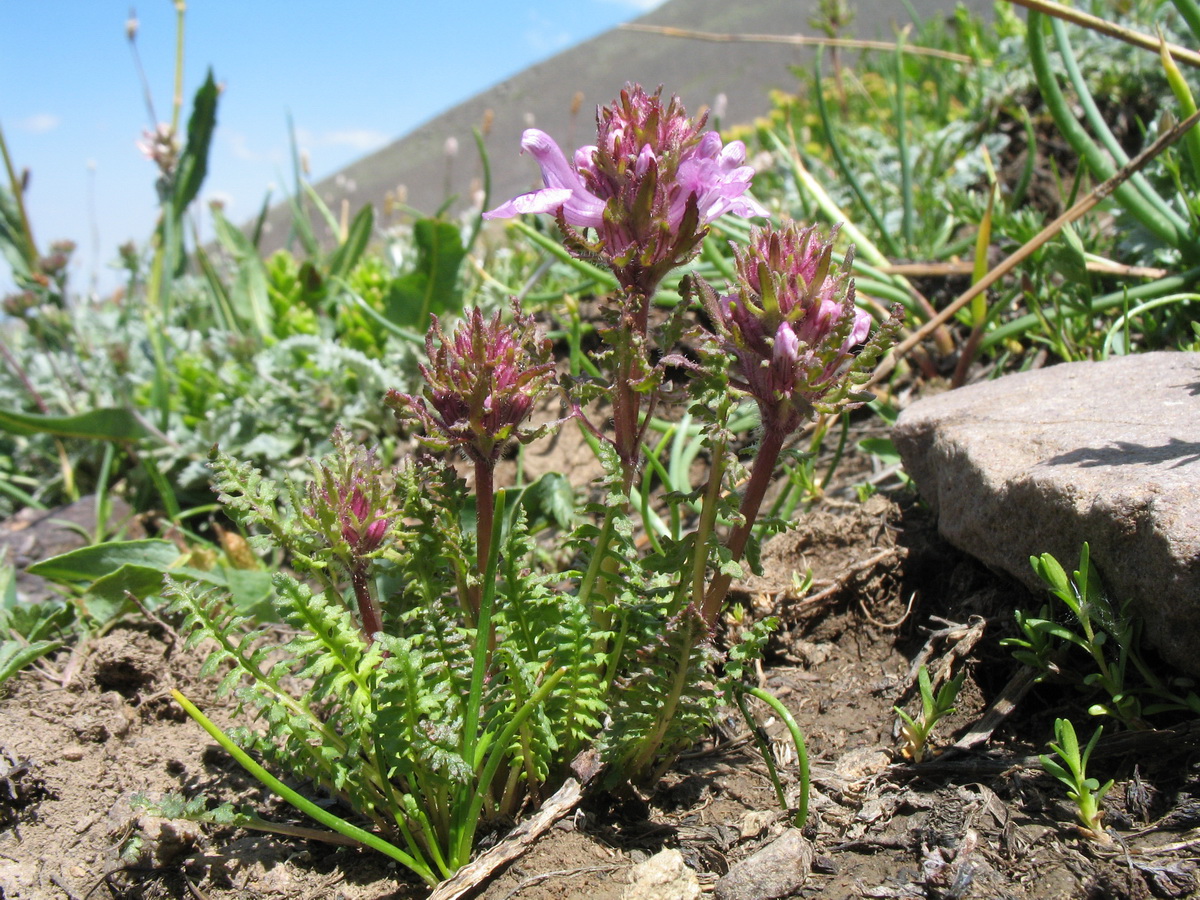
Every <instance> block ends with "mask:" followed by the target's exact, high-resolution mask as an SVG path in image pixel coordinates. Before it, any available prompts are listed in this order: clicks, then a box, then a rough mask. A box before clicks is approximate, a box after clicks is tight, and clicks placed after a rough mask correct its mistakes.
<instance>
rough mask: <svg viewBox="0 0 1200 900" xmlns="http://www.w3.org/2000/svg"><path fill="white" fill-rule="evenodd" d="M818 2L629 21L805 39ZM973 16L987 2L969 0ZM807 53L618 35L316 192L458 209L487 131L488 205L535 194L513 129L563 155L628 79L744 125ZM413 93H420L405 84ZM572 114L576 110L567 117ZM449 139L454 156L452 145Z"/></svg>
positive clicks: (882, 13) (350, 207)
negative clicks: (478, 140) (718, 109)
mask: <svg viewBox="0 0 1200 900" xmlns="http://www.w3.org/2000/svg"><path fill="white" fill-rule="evenodd" d="M816 5H817V4H816V0H739V2H736V3H731V2H729V0H669V2H667V3H665V4H663V5H662V6H661V7H659V8H658V9H656V10H654V11H653V12H651V13H648V14H647V15H645V16H642V17H641V18H640V19H638V20H637V22H638V23H639V24H648V25H660V26H671V27H675V28H684V29H690V30H695V31H704V32H713V33H724V34H777V35H782V34H810V35H811V34H813V33H814V29H813V27H812V26H811V25H810V24H809V19H810V18H811V17H812V15H813V9H814V8H815V7H816ZM954 5H955V4H954V3H953V2H951V0H912V2H911V6H912V9H913V10H914V11H915V13H916V14H917V15H918V16H919V17H921V18H922V19H923V18H925V17H929V16H936V15H946V14H947V13H948V12H949V11H950V10H951V9H953V7H954ZM965 5H967V6H968V7H970V8H972V9H975V10H977V11H980V12H984V11H986V10H990V8H991V2H990V0H966V3H965ZM852 6H853V7H854V9H855V11H856V13H857V15H856V18H855V21H854V23H853V26H852V33H853V36H854V37H858V38H883V39H889V38H891V37H893V36H894V34H895V32H896V29H897V28H900V27H903V26H904V25H905V24H907V23H909V22H911V21H912V19H911V16H910V15H909V12H908V9H907V8H906V4H903V3H900V2H899V0H855V2H853V3H852ZM811 53H812V50H811V48H808V47H801V46H797V45H788V44H777V43H747V42H726V43H717V42H712V41H704V40H697V39H684V38H676V37H668V36H664V35H660V34H647V33H640V32H637V31H631V30H625V29H615V30H613V31H609V32H605V33H604V34H602V35H600V36H598V37H595V38H593V39H591V40H589V41H586V42H584V43H582V44H579V45H577V46H575V47H572V48H570V49H568V50H565V51H563V52H562V53H560V54H558V55H557V56H554V57H552V58H551V59H548V60H546V61H545V62H542V63H538V64H537V65H534V66H531V67H530V68H528V69H526V70H524V71H523V72H521V73H519V74H517V75H515V76H513V77H512V78H510V79H508V80H506V81H503V82H501V83H499V84H497V85H495V86H493V87H491V88H489V89H487V90H485V91H483V92H482V93H480V94H477V95H476V96H474V97H472V98H471V99H469V100H467V101H465V102H463V103H461V104H459V105H458V106H456V107H454V108H452V109H450V110H448V111H447V112H445V113H442V114H441V115H439V116H437V117H436V118H434V119H432V120H430V121H429V122H427V123H425V124H424V125H422V126H421V127H420V128H417V129H416V130H414V131H413V132H411V133H410V134H408V135H406V136H404V137H402V138H400V139H398V140H396V141H394V142H393V143H391V144H389V145H388V146H387V147H384V148H383V149H381V150H378V151H376V152H374V153H372V154H370V155H369V156H366V157H364V158H363V159H361V160H359V161H358V162H355V163H353V164H352V165H350V166H348V167H347V168H346V169H344V170H343V171H342V172H339V173H337V174H336V175H333V176H330V177H329V178H326V179H325V180H323V181H321V182H320V183H318V184H317V185H316V188H317V191H318V193H319V194H320V196H321V197H322V198H323V199H324V200H325V201H326V203H328V204H329V207H330V208H331V209H332V210H334V211H335V212H340V211H341V210H342V208H343V206H344V207H346V209H347V211H348V213H349V215H351V216H352V215H353V214H354V213H355V212H356V211H357V210H358V209H359V208H361V207H362V206H363V205H364V204H366V203H374V204H376V206H377V208H380V207H381V206H382V204H383V201H384V198H385V197H386V196H388V195H389V194H391V195H392V196H400V197H402V198H403V199H404V201H405V202H406V203H407V204H408V205H410V206H412V207H415V208H416V209H418V210H420V211H422V212H423V213H432V212H434V211H435V210H437V209H438V208H439V207H440V206H441V205H442V204H443V203H444V202H445V201H446V199H447V198H448V197H450V196H453V195H457V197H458V198H459V199H458V200H457V201H456V204H455V207H454V208H456V209H460V208H462V207H463V206H464V205H465V204H466V202H467V200H468V199H469V198H470V197H471V196H472V194H473V193H474V192H475V191H476V190H478V188H479V185H480V183H481V178H480V176H481V173H482V166H481V163H480V160H479V155H478V153H477V152H476V149H475V140H474V137H473V135H472V130H473V129H476V128H479V129H484V128H485V123H490V124H488V125H487V127H486V132H487V134H486V139H485V140H486V146H487V151H488V155H489V159H490V164H491V176H492V203H493V205H495V204H497V203H499V202H501V201H503V200H504V199H506V198H508V197H511V196H513V195H514V194H517V193H521V192H522V191H525V190H529V189H531V188H532V187H535V186H540V179H539V177H538V169H537V166H536V164H535V163H534V162H533V160H532V159H530V158H529V157H528V156H521V155H519V150H520V140H521V133H522V131H524V130H525V129H526V128H528V127H530V126H531V125H536V126H537V127H538V128H541V129H543V130H544V131H546V132H548V133H550V134H552V135H554V136H555V138H556V139H557V140H558V141H559V143H560V144H561V145H562V146H563V147H564V149H565V150H566V152H567V153H568V155H569V154H570V150H571V149H572V148H574V147H575V146H578V145H579V144H583V143H587V142H589V141H590V140H591V135H592V134H594V130H593V129H594V115H595V109H596V106H597V105H601V104H606V103H608V102H609V101H611V100H612V99H613V98H614V97H615V96H616V95H617V94H618V93H619V92H620V90H621V87H622V86H623V85H624V84H625V83H626V82H628V81H636V82H640V83H641V84H643V85H645V86H647V87H654V86H657V85H660V84H661V85H664V86H665V88H666V91H667V92H668V93H675V94H678V95H679V96H680V98H681V99H682V100H683V102H684V105H685V106H686V107H687V109H688V111H689V112H693V113H694V112H696V111H698V110H699V109H700V108H701V107H704V106H707V107H712V106H713V105H714V103H715V102H716V99H717V97H718V95H719V94H724V103H723V104H722V105H723V108H724V114H723V116H722V124H723V125H731V124H740V123H746V122H750V121H752V120H753V119H755V118H756V117H758V116H760V115H763V114H764V113H766V112H767V111H768V109H769V108H770V101H769V92H770V91H771V90H774V89H782V90H792V89H794V87H795V84H796V78H795V75H794V74H793V73H792V67H794V66H796V65H802V64H805V63H807V62H808V61H809V60H810V59H811ZM412 90H420V85H413V86H412ZM573 110H575V112H573ZM450 138H453V139H454V141H456V142H457V145H458V152H457V155H456V156H454V157H449V156H448V155H447V153H446V145H447V141H448V139H450ZM289 218H290V214H289V212H288V210H287V208H286V206H285V205H283V204H281V205H280V206H278V207H276V208H275V209H274V210H273V211H272V212H271V214H270V216H269V218H268V222H269V226H270V227H269V230H268V232H267V233H266V234H265V235H264V240H263V243H264V246H265V248H266V249H268V250H273V249H276V248H277V247H279V246H283V245H284V244H285V243H286V241H287V239H288V230H287V229H288V221H289Z"/></svg>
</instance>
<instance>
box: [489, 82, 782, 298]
mask: <svg viewBox="0 0 1200 900" xmlns="http://www.w3.org/2000/svg"><path fill="white" fill-rule="evenodd" d="M661 94H662V89H661V88H660V89H659V90H658V91H657V92H655V93H654V94H647V93H646V92H645V90H643V89H642V88H641V87H640V86H638V85H631V86H628V87H626V89H625V90H623V91H622V92H621V96H620V97H619V98H618V99H617V100H615V101H614V102H613V103H612V104H611V105H609V106H607V107H603V108H601V109H600V110H599V111H598V113H597V116H596V143H595V144H594V145H590V146H586V147H580V148H579V149H578V150H576V151H575V154H574V160H573V162H568V161H567V158H566V156H565V154H564V153H563V151H562V150H561V149H560V148H559V146H558V144H557V143H555V141H554V139H553V138H551V137H550V136H549V135H548V134H546V133H545V132H543V131H539V130H538V129H536V128H530V129H529V130H527V131H526V132H525V134H524V136H523V138H522V140H521V148H522V151H525V150H527V151H529V152H530V153H531V154H532V155H533V157H534V159H535V160H537V163H538V165H539V166H540V167H541V170H542V180H543V181H544V182H545V185H546V186H545V187H544V188H542V189H541V190H538V191H534V192H532V193H529V194H522V195H521V196H519V197H516V198H514V199H513V200H510V201H508V202H507V203H504V204H502V205H501V206H499V207H497V208H496V209H494V210H492V211H491V212H487V213H484V218H487V219H500V218H509V217H512V216H516V215H520V214H522V213H552V214H554V215H556V216H557V217H558V218H559V222H560V225H562V226H564V231H565V230H566V228H567V227H568V226H569V227H570V228H576V229H593V230H594V231H595V233H596V240H595V241H594V242H592V243H588V242H586V241H584V240H583V239H582V238H580V237H579V236H578V235H568V237H569V238H572V239H573V240H572V243H575V244H576V245H577V246H579V247H582V248H583V249H586V250H588V251H590V252H592V253H595V254H597V255H598V256H600V258H601V259H603V260H604V261H605V262H606V263H607V264H608V265H609V266H610V267H611V268H612V269H613V271H614V273H615V274H616V275H617V277H618V279H619V280H620V282H621V285H622V287H624V288H626V289H627V290H634V291H637V292H639V293H641V294H643V295H646V294H647V293H648V292H650V291H652V290H653V288H654V287H655V286H656V285H657V283H658V280H659V279H661V277H662V276H663V275H664V274H666V272H667V271H669V270H670V269H672V268H675V267H676V266H679V265H681V264H682V263H684V262H686V261H687V259H688V258H689V257H690V255H691V254H692V253H694V252H695V251H696V249H697V248H698V247H699V243H700V241H701V240H703V237H704V234H705V233H706V231H707V226H708V224H709V223H710V222H712V221H713V220H714V219H716V218H718V217H719V216H722V215H724V214H725V213H733V214H734V215H738V216H746V217H749V216H767V215H768V212H767V210H766V209H765V208H764V207H763V206H762V204H760V203H759V202H758V201H756V200H754V199H753V198H752V197H751V196H750V195H749V194H748V193H747V191H748V190H749V188H750V179H751V178H752V177H753V175H754V170H753V169H752V168H751V167H749V166H747V165H745V161H746V147H745V145H744V144H743V143H742V142H741V141H732V142H730V143H729V144H727V145H723V144H722V142H721V137H720V135H719V134H717V133H716V132H713V131H710V132H702V131H701V129H702V128H703V126H704V121H705V120H704V118H703V117H702V118H701V119H700V120H699V121H698V122H693V121H692V120H691V119H689V118H688V116H687V113H686V111H685V110H684V108H683V106H682V104H680V102H679V99H678V98H676V97H672V98H671V100H670V102H669V103H668V104H667V105H666V106H664V105H663V102H662V97H661Z"/></svg>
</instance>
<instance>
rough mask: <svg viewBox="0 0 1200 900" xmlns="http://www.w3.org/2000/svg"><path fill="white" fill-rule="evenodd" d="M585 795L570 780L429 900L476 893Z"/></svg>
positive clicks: (580, 788)
mask: <svg viewBox="0 0 1200 900" xmlns="http://www.w3.org/2000/svg"><path fill="white" fill-rule="evenodd" d="M582 796H583V788H582V786H581V785H580V784H579V782H578V781H576V780H575V779H574V778H568V779H567V780H566V783H564V784H563V786H562V787H560V788H559V789H558V790H557V791H555V792H554V794H553V795H551V796H550V797H549V798H548V799H547V800H546V802H545V803H543V804H542V808H541V809H540V810H538V813H537V815H535V816H534V817H533V818H531V819H526V820H525V821H524V822H522V823H521V824H520V825H518V826H517V827H516V828H514V829H513V830H512V831H511V832H509V834H508V836H507V837H506V838H505V839H504V840H502V841H501V842H500V843H499V844H497V845H496V846H494V847H492V849H490V850H488V851H487V852H486V853H484V854H482V855H481V856H479V857H478V858H477V859H475V860H474V861H473V862H471V863H468V864H467V865H465V866H463V867H462V868H461V869H459V870H458V871H457V872H456V873H455V874H454V876H453V877H452V878H449V879H447V880H446V881H443V882H442V883H441V884H440V885H438V886H437V888H436V889H435V890H434V892H433V893H432V894H430V895H429V898H428V900H460V898H462V897H465V896H467V895H468V894H470V893H472V892H474V891H475V890H477V889H478V888H479V886H480V885H481V884H483V883H484V882H485V881H486V880H487V879H488V878H490V877H491V876H492V875H493V874H494V873H495V872H496V871H497V870H499V869H500V868H501V867H502V866H505V865H507V864H508V863H510V862H512V861H513V860H514V859H516V858H517V857H518V856H520V855H521V854H523V853H524V852H525V851H526V850H528V849H529V847H530V846H531V845H532V844H533V842H534V841H536V840H537V839H538V837H539V836H540V835H541V834H542V833H543V832H544V831H545V830H546V829H547V828H549V827H550V826H551V825H553V824H554V823H555V822H557V821H558V820H559V819H561V818H562V817H563V816H565V815H566V814H567V813H569V812H570V811H571V810H572V809H574V808H575V806H576V804H578V803H579V800H580V798H582Z"/></svg>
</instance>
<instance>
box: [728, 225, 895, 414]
mask: <svg viewBox="0 0 1200 900" xmlns="http://www.w3.org/2000/svg"><path fill="white" fill-rule="evenodd" d="M835 236H836V229H835V230H834V232H833V234H831V235H830V238H829V240H823V239H822V237H821V235H820V234H819V233H818V232H817V230H816V227H815V226H812V227H809V228H799V227H798V226H796V225H795V224H794V223H790V224H788V225H786V226H785V227H783V228H782V229H779V230H774V229H771V228H765V229H754V230H753V231H752V232H751V235H750V246H749V248H747V249H745V250H742V249H735V255H736V268H737V286H736V293H733V294H730V295H727V296H717V294H716V293H715V292H714V291H712V290H711V288H709V289H707V290H704V294H705V306H706V307H707V310H708V314H709V316H710V317H711V319H712V321H713V325H714V327H715V328H716V329H717V332H718V335H719V342H720V343H721V345H722V347H723V349H724V350H726V351H727V352H728V353H730V354H731V355H732V357H733V358H734V360H735V366H734V368H735V373H736V374H735V377H734V379H733V384H734V385H735V386H736V387H739V388H741V389H742V390H744V391H746V392H747V393H748V394H750V395H751V396H752V397H753V398H754V399H755V401H756V402H757V403H758V406H759V409H760V410H761V413H762V420H763V424H764V426H765V427H768V428H778V429H781V430H782V431H783V432H784V433H790V432H791V431H794V430H795V429H796V428H797V427H799V425H800V424H801V423H802V422H803V421H805V420H808V419H811V418H812V416H813V414H814V412H816V411H820V410H821V407H822V406H823V405H824V404H823V401H825V400H827V399H829V398H831V397H832V396H833V395H835V394H839V393H844V391H841V390H840V389H841V388H842V387H844V379H843V377H842V375H843V374H844V370H845V367H846V363H847V361H848V360H849V359H850V356H851V351H852V350H853V349H854V348H855V347H857V346H858V345H860V344H862V343H863V342H864V341H866V340H867V337H868V335H869V333H870V329H871V317H870V315H869V314H868V313H866V312H865V311H863V310H860V309H858V308H857V307H856V306H855V305H854V280H853V279H852V278H851V277H850V266H851V262H852V258H853V248H851V249H850V251H848V252H847V254H846V257H845V259H844V261H843V263H842V265H841V267H840V268H838V269H836V270H834V268H833V238H834V237H835Z"/></svg>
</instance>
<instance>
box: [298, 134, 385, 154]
mask: <svg viewBox="0 0 1200 900" xmlns="http://www.w3.org/2000/svg"><path fill="white" fill-rule="evenodd" d="M296 139H297V140H298V141H299V142H300V144H301V146H304V147H349V148H351V149H352V150H357V151H359V152H360V153H366V152H368V151H370V150H377V149H378V148H380V147H382V146H383V145H384V144H386V143H388V141H390V140H391V138H389V137H388V136H387V135H386V134H384V133H383V132H382V131H375V130H374V129H371V128H350V129H345V130H343V131H316V132H314V131H309V130H308V129H306V128H297V129H296Z"/></svg>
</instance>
